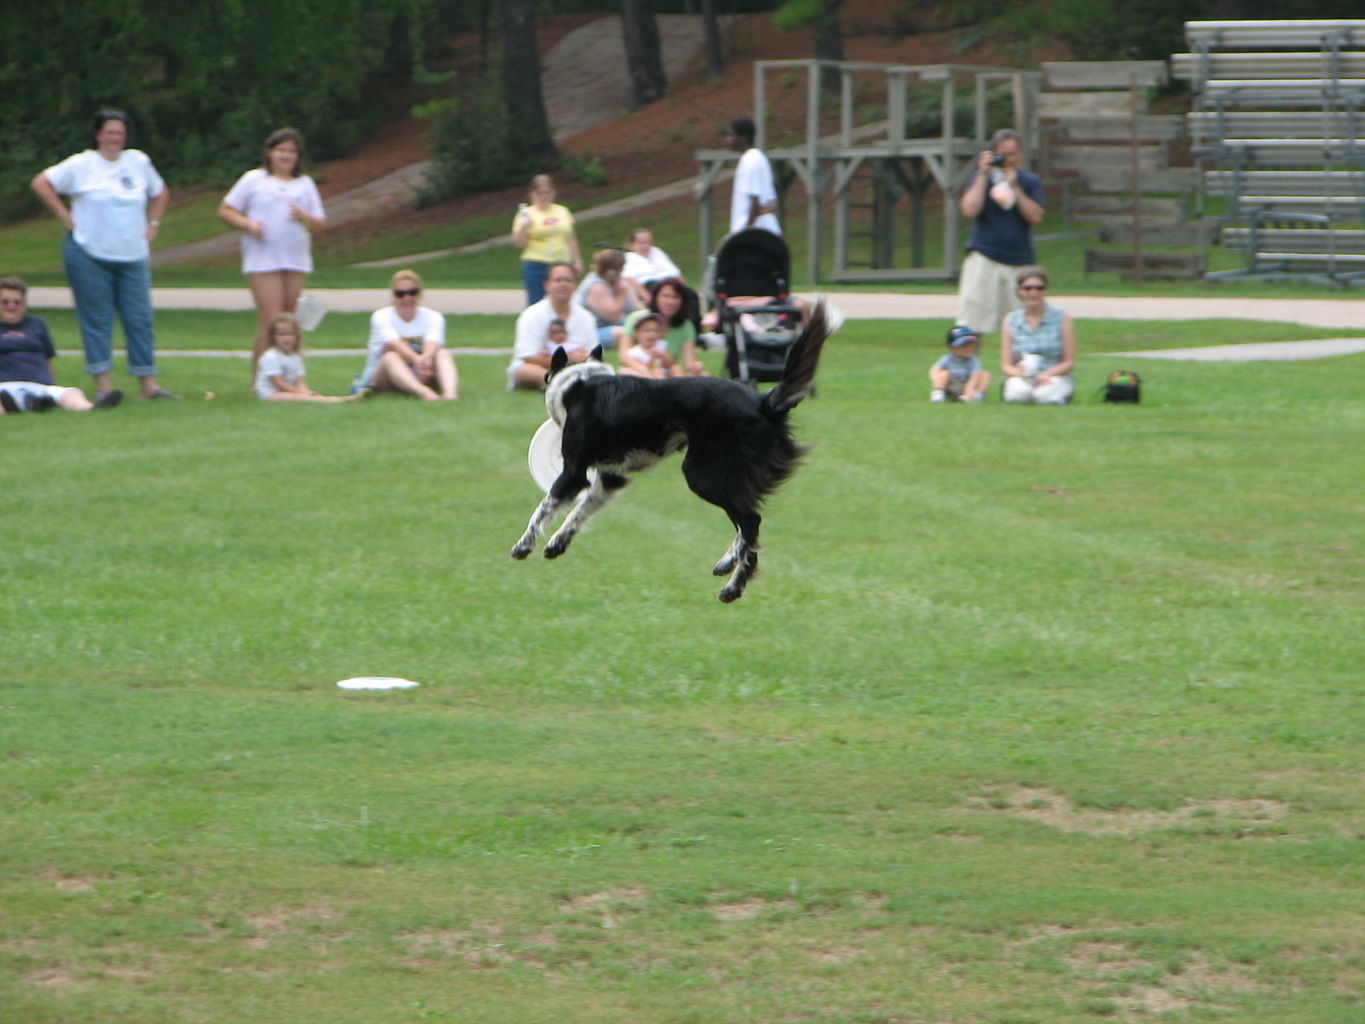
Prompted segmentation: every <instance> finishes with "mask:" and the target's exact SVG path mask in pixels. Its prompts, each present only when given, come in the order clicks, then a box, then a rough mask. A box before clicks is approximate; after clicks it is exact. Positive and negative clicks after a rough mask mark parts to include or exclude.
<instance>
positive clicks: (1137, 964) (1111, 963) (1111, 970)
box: [1062, 942, 1151, 974]
mask: <svg viewBox="0 0 1365 1024" xmlns="http://www.w3.org/2000/svg"><path fill="white" fill-rule="evenodd" d="M1062 960H1063V962H1065V963H1066V964H1067V965H1068V966H1069V967H1071V968H1073V969H1074V970H1078V971H1084V972H1086V973H1093V974H1122V973H1123V972H1125V971H1135V970H1141V969H1143V968H1147V967H1151V962H1150V961H1148V960H1144V959H1142V958H1141V957H1138V956H1134V955H1133V953H1132V952H1131V951H1130V950H1129V949H1128V947H1127V946H1125V945H1124V944H1123V943H1122V942H1078V943H1077V944H1076V945H1075V946H1073V947H1072V948H1071V951H1070V952H1069V953H1068V954H1067V955H1066V956H1064V957H1062Z"/></svg>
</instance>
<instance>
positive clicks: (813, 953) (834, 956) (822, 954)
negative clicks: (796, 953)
mask: <svg viewBox="0 0 1365 1024" xmlns="http://www.w3.org/2000/svg"><path fill="white" fill-rule="evenodd" d="M808 952H809V953H810V958H811V959H812V960H814V961H815V962H816V963H820V964H850V963H852V962H853V961H854V960H857V959H858V958H859V957H860V956H862V955H863V954H864V953H865V952H866V950H862V949H859V948H857V947H856V946H817V947H815V948H813V949H810V950H808Z"/></svg>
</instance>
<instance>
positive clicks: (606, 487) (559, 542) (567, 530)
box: [545, 472, 626, 558]
mask: <svg viewBox="0 0 1365 1024" xmlns="http://www.w3.org/2000/svg"><path fill="white" fill-rule="evenodd" d="M624 486H626V478H625V477H623V476H617V475H616V474H615V473H604V472H600V473H598V475H597V479H596V480H594V481H593V483H592V486H591V487H589V488H588V493H587V494H585V495H584V496H583V498H582V500H581V501H579V503H578V504H577V505H575V506H574V510H573V511H572V512H570V513H569V514H568V516H567V517H566V518H565V520H564V523H563V525H562V526H560V528H559V529H558V530H557V531H555V535H554V536H553V537H551V538H550V539H549V541H548V542H547V543H546V545H545V557H546V558H558V557H559V556H560V555H562V554H564V552H565V551H567V550H569V543H570V542H571V541H572V540H573V539H574V537H576V536H578V531H579V530H581V529H583V526H584V525H585V524H586V523H587V521H588V520H589V519H591V518H592V517H593V516H595V515H596V514H597V513H598V512H600V511H601V510H602V508H603V506H604V505H606V504H607V502H609V501H611V499H612V498H614V497H616V495H617V493H618V492H619V491H620V490H621V488H622V487H624Z"/></svg>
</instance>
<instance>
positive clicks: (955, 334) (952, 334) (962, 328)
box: [945, 324, 981, 348]
mask: <svg viewBox="0 0 1365 1024" xmlns="http://www.w3.org/2000/svg"><path fill="white" fill-rule="evenodd" d="M945 340H946V343H947V345H948V347H949V348H957V346H958V345H965V344H967V342H969V341H980V340H981V335H979V334H977V333H976V332H975V331H974V330H972V329H971V328H970V327H968V326H967V325H966V324H958V325H957V326H956V327H954V328H952V329H951V330H949V331H948V337H947V339H945Z"/></svg>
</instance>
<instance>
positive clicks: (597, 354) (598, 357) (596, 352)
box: [588, 345, 602, 363]
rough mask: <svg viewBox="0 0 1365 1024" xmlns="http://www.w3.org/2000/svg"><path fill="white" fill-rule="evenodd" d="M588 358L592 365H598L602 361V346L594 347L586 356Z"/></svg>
mask: <svg viewBox="0 0 1365 1024" xmlns="http://www.w3.org/2000/svg"><path fill="white" fill-rule="evenodd" d="M588 358H589V359H591V360H592V361H593V362H594V363H600V362H601V361H602V346H601V345H594V346H593V350H592V352H590V353H589V354H588Z"/></svg>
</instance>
